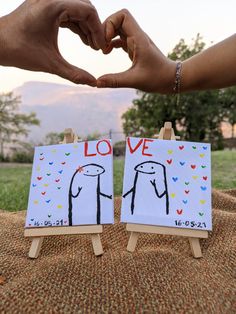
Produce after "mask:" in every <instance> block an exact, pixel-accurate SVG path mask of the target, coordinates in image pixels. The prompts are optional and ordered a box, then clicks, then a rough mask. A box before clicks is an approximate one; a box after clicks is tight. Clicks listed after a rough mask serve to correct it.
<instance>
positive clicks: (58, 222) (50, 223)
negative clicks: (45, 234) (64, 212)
mask: <svg viewBox="0 0 236 314" xmlns="http://www.w3.org/2000/svg"><path fill="white" fill-rule="evenodd" d="M63 225H64V221H63V219H61V220H56V221H51V220H45V221H42V222H40V221H35V222H34V227H40V226H41V227H42V226H43V227H52V226H58V227H59V226H63Z"/></svg>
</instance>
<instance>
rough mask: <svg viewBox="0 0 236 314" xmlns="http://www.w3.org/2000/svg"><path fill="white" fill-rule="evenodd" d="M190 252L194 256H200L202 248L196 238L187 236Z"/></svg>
mask: <svg viewBox="0 0 236 314" xmlns="http://www.w3.org/2000/svg"><path fill="white" fill-rule="evenodd" d="M188 240H189V244H190V247H191V251H192V254H193V256H194V257H195V258H201V257H202V250H201V246H200V241H199V239H198V238H188Z"/></svg>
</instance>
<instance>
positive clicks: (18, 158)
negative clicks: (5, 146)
mask: <svg viewBox="0 0 236 314" xmlns="http://www.w3.org/2000/svg"><path fill="white" fill-rule="evenodd" d="M33 157H34V156H33V154H31V153H29V152H25V151H17V152H15V153H14V154H13V155H12V158H11V161H12V162H18V163H32V162H33Z"/></svg>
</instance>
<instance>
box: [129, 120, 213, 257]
mask: <svg viewBox="0 0 236 314" xmlns="http://www.w3.org/2000/svg"><path fill="white" fill-rule="evenodd" d="M156 137H158V139H160V140H174V141H175V140H177V139H179V137H177V136H175V133H174V130H173V128H172V123H171V122H165V125H164V127H163V128H161V131H160V133H159V135H158V136H156ZM126 230H127V231H130V232H131V235H130V238H129V242H128V246H127V250H128V251H129V252H134V250H135V247H136V244H137V241H138V237H139V233H156V234H166V235H176V236H182V237H188V240H189V243H190V247H191V251H192V254H193V256H194V257H195V258H200V257H202V251H201V246H200V242H199V239H200V238H207V237H208V231H205V230H191V229H183V228H182V229H181V228H173V227H159V226H151V225H141V224H131V223H128V224H127V225H126Z"/></svg>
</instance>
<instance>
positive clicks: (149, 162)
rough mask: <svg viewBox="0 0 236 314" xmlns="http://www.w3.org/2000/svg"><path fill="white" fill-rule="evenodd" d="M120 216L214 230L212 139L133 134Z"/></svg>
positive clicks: (160, 224) (130, 220)
mask: <svg viewBox="0 0 236 314" xmlns="http://www.w3.org/2000/svg"><path fill="white" fill-rule="evenodd" d="M121 221H122V222H127V223H137V224H148V225H157V226H166V227H177V228H190V229H199V230H211V229H212V209H211V147H210V144H205V143H204V144H202V143H193V142H181V141H178V142H177V141H167V140H154V139H140V138H128V139H127V143H126V158H125V172H124V183H123V197H122V208H121Z"/></svg>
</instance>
